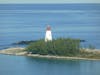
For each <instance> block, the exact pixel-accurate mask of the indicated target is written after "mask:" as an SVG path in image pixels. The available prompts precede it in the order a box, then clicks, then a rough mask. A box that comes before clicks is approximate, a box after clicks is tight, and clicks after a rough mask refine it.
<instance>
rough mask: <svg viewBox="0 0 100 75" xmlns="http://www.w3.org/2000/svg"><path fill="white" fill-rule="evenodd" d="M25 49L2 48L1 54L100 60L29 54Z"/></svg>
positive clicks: (98, 51)
mask: <svg viewBox="0 0 100 75" xmlns="http://www.w3.org/2000/svg"><path fill="white" fill-rule="evenodd" d="M24 49H25V48H21V47H16V48H8V49H3V50H0V54H7V55H18V56H31V57H39V58H53V59H77V60H100V59H95V58H83V57H67V56H53V55H52V56H51V55H39V54H28V53H27V52H26V51H25V50H24ZM85 51H86V52H90V53H100V50H96V49H95V50H89V49H86V50H85Z"/></svg>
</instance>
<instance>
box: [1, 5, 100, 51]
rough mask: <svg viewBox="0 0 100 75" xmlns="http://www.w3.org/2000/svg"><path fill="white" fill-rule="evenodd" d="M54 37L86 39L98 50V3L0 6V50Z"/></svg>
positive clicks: (99, 20)
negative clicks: (48, 35) (48, 31)
mask: <svg viewBox="0 0 100 75" xmlns="http://www.w3.org/2000/svg"><path fill="white" fill-rule="evenodd" d="M47 25H50V26H51V28H52V35H53V39H55V38H60V37H64V38H78V39H81V40H85V41H86V42H85V44H83V47H87V46H88V45H93V46H95V47H96V48H98V49H100V46H99V45H100V4H0V49H2V48H7V47H11V46H12V45H11V44H12V43H16V42H19V41H27V40H38V39H44V36H45V31H46V26H47Z"/></svg>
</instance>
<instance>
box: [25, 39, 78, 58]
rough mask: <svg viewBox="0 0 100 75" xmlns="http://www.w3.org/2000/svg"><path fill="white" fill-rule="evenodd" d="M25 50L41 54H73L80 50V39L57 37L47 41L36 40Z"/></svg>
mask: <svg viewBox="0 0 100 75" xmlns="http://www.w3.org/2000/svg"><path fill="white" fill-rule="evenodd" d="M26 51H27V52H28V53H32V54H41V55H61V56H73V55H77V54H78V53H79V52H80V40H79V39H70V38H59V39H55V40H53V41H49V42H45V41H44V40H38V41H36V42H33V43H31V44H30V45H29V46H28V47H27V48H26Z"/></svg>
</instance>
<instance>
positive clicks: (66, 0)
mask: <svg viewBox="0 0 100 75" xmlns="http://www.w3.org/2000/svg"><path fill="white" fill-rule="evenodd" d="M8 3H100V0H0V4H8Z"/></svg>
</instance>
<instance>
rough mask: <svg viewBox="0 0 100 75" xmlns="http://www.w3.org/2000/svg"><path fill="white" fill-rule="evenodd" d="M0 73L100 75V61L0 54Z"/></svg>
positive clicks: (17, 74) (19, 74)
mask: <svg viewBox="0 0 100 75" xmlns="http://www.w3.org/2000/svg"><path fill="white" fill-rule="evenodd" d="M0 75H100V61H96V60H95V61H94V60H64V59H45V58H33V57H25V56H9V55H0Z"/></svg>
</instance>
